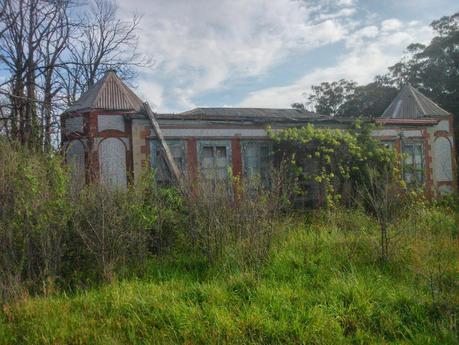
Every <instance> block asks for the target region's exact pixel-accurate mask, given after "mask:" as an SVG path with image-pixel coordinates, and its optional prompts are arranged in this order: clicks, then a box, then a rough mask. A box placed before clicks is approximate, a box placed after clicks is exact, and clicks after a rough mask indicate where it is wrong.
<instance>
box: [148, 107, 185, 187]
mask: <svg viewBox="0 0 459 345" xmlns="http://www.w3.org/2000/svg"><path fill="white" fill-rule="evenodd" d="M143 105H144V107H145V110H146V111H147V116H148V119H149V120H150V122H151V125H152V126H153V130H154V131H155V134H156V136H157V138H158V139H159V142H160V144H161V148H162V150H163V152H164V154H165V158H166V164H167V167H168V168H169V171H170V172H171V174H172V177H173V178H174V179H175V181H176V182H178V183H179V184H180V182H181V175H180V171H179V169H178V167H177V164H175V160H174V157H173V156H172V153H171V150H170V149H169V145H167V142H166V140H165V139H164V135H163V132H161V128H160V127H159V124H158V121H157V120H156V118H155V115H154V113H153V111H152V110H151V108H150V105H149V104H148V102H145V103H144V104H143Z"/></svg>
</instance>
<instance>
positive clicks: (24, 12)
mask: <svg viewBox="0 0 459 345" xmlns="http://www.w3.org/2000/svg"><path fill="white" fill-rule="evenodd" d="M76 4H77V3H76V2H74V0H57V1H44V0H4V1H2V2H1V4H0V18H1V20H0V68H2V69H3V70H4V71H6V73H7V78H6V80H5V81H4V82H3V83H1V84H0V95H1V96H2V97H4V98H2V100H1V103H0V126H1V127H0V131H1V133H2V134H4V135H7V136H8V138H10V139H13V140H18V141H20V142H22V143H23V144H27V145H29V146H31V147H34V148H36V149H40V150H42V149H44V150H50V149H51V148H52V146H53V145H52V143H53V139H56V138H57V135H58V134H59V124H60V121H59V113H61V112H62V110H63V109H64V108H65V107H66V106H68V105H69V104H70V103H72V102H74V101H75V99H76V98H77V97H78V96H79V95H80V94H81V93H82V92H84V91H85V90H86V89H87V88H88V87H89V86H91V85H93V84H94V83H95V81H96V80H97V79H98V78H99V77H100V76H101V74H103V73H104V72H105V71H106V70H107V69H109V68H115V69H117V70H118V71H119V72H120V73H121V75H122V76H123V77H125V78H126V77H127V78H129V77H132V76H133V75H134V71H135V68H136V67H139V66H145V65H147V64H148V60H147V59H145V58H143V57H142V56H141V55H139V54H138V53H137V29H138V25H139V20H140V18H139V17H138V16H136V15H134V16H133V17H132V18H131V20H122V19H119V17H118V7H117V5H116V3H115V2H114V1H113V0H91V1H90V3H89V4H84V5H78V6H77V5H76Z"/></svg>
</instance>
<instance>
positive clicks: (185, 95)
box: [118, 0, 459, 112]
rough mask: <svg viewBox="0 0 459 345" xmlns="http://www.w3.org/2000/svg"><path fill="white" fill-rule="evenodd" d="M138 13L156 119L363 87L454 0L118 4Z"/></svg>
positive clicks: (285, 103)
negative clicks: (348, 84)
mask: <svg viewBox="0 0 459 345" xmlns="http://www.w3.org/2000/svg"><path fill="white" fill-rule="evenodd" d="M118 4H119V6H120V13H121V14H122V15H126V16H127V15H129V14H130V13H132V12H133V11H136V12H137V13H138V14H140V15H142V22H141V26H140V31H139V46H138V49H139V52H140V53H141V54H144V55H146V56H149V57H151V59H152V61H153V63H152V65H151V66H149V67H148V68H143V69H141V70H140V71H139V73H138V77H137V79H136V80H134V81H133V84H134V86H135V91H136V93H137V94H138V95H139V96H140V97H141V98H142V99H145V100H147V101H149V102H150V104H151V105H152V106H153V108H154V110H155V111H157V112H181V111H185V110H189V109H192V108H195V107H198V106H201V107H266V108H288V107H290V105H291V104H292V103H293V102H301V101H304V99H305V95H304V93H305V92H308V91H309V90H310V87H311V85H316V84H319V83H321V82H323V81H333V80H339V79H341V78H346V79H351V80H354V81H356V82H358V83H360V84H364V83H368V82H370V81H372V80H373V78H374V77H375V76H376V75H378V74H383V73H385V72H386V71H387V67H389V66H391V65H393V64H394V63H396V62H397V61H399V60H400V58H401V57H402V56H403V55H404V54H405V52H406V51H405V48H406V46H407V45H409V44H410V43H414V42H420V43H428V42H429V41H430V40H431V38H432V37H433V32H432V30H431V28H430V26H429V24H430V23H431V22H432V20H435V19H438V18H440V17H442V16H444V15H451V14H453V13H455V12H457V11H459V4H458V3H457V0H323V1H318V0H118Z"/></svg>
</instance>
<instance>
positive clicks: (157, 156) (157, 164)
mask: <svg viewBox="0 0 459 345" xmlns="http://www.w3.org/2000/svg"><path fill="white" fill-rule="evenodd" d="M166 143H167V145H168V146H169V150H170V151H171V154H172V157H174V160H175V164H176V165H177V168H178V169H179V171H180V172H181V173H182V174H186V143H185V141H183V140H166ZM151 166H152V168H153V169H155V170H156V180H157V181H158V182H163V183H167V182H169V181H170V178H171V175H170V172H169V169H168V167H167V164H166V161H165V157H164V152H163V149H162V147H161V143H160V142H159V141H158V140H152V141H151Z"/></svg>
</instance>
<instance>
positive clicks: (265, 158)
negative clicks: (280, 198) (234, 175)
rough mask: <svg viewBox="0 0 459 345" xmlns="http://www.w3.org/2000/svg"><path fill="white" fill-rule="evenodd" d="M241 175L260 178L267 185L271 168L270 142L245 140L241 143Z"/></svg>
mask: <svg viewBox="0 0 459 345" xmlns="http://www.w3.org/2000/svg"><path fill="white" fill-rule="evenodd" d="M242 157H243V158H242V164H243V176H244V177H245V178H254V177H258V178H260V180H261V182H262V183H263V184H264V185H265V186H267V185H268V184H269V173H270V170H271V158H272V143H270V142H266V141H246V142H243V143H242Z"/></svg>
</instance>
